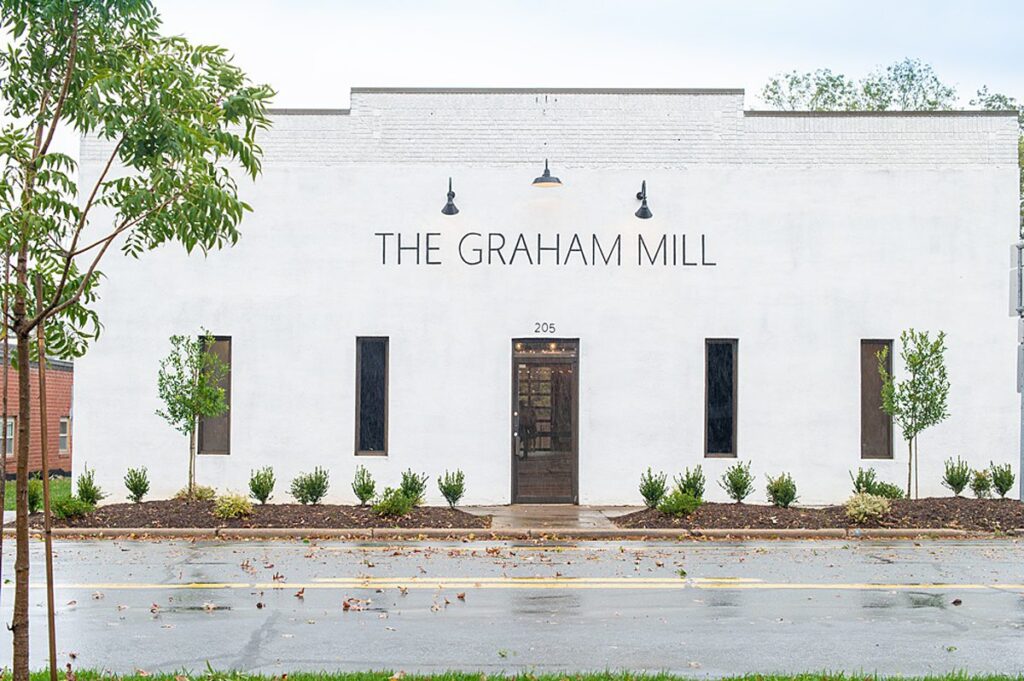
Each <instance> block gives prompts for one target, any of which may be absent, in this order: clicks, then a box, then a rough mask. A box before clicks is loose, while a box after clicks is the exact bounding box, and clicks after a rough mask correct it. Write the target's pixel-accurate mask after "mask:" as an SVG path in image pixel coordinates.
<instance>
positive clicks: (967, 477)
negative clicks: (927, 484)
mask: <svg viewBox="0 0 1024 681" xmlns="http://www.w3.org/2000/svg"><path fill="white" fill-rule="evenodd" d="M970 481H971V468H970V466H968V465H967V462H966V461H964V460H963V459H961V458H960V457H959V456H958V457H956V461H953V459H946V471H945V473H943V474H942V486H943V487H948V488H949V489H951V490H953V494H954V495H956V496H960V493H961V492H963V491H964V488H965V487H967V485H968V483H970Z"/></svg>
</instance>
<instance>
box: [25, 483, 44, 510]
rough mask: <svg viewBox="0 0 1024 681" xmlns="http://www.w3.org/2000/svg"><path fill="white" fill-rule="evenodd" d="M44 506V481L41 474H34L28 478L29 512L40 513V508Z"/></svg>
mask: <svg viewBox="0 0 1024 681" xmlns="http://www.w3.org/2000/svg"><path fill="white" fill-rule="evenodd" d="M42 507H43V481H42V480H40V479H39V476H38V475H37V476H34V477H31V478H29V480H28V512H29V513H39V510H40V509H41V508H42Z"/></svg>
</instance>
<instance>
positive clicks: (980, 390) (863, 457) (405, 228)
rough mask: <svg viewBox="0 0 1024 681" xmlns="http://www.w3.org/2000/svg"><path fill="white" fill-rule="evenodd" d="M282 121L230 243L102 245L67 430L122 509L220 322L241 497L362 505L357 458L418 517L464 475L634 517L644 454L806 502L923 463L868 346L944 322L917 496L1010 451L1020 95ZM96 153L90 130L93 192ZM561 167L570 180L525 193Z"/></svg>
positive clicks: (691, 97)
mask: <svg viewBox="0 0 1024 681" xmlns="http://www.w3.org/2000/svg"><path fill="white" fill-rule="evenodd" d="M273 119H274V127H273V129H272V130H270V131H269V132H268V133H266V134H265V135H264V137H263V139H262V146H263V148H264V150H265V152H266V157H265V163H264V173H263V176H262V177H260V178H259V180H258V181H257V182H256V183H255V184H254V185H252V186H248V187H246V188H245V189H244V194H245V198H246V200H247V201H248V202H250V203H251V204H252V206H253V208H254V212H253V213H252V214H251V215H249V216H248V217H246V219H245V220H244V222H243V224H242V232H243V236H242V239H241V240H240V242H239V243H238V245H237V246H235V247H234V248H230V249H227V250H224V251H221V252H216V253H213V254H212V255H210V256H209V257H207V258H203V257H201V256H192V257H188V256H186V255H185V253H184V252H183V250H182V249H180V248H177V247H173V248H172V247H168V248H162V249H160V250H159V251H158V252H155V253H149V254H146V255H145V256H144V257H143V258H142V259H140V260H137V261H136V260H133V259H130V258H123V257H112V258H109V259H108V260H106V261H105V267H104V270H105V272H106V273H107V274H108V275H109V281H107V283H105V284H104V285H103V287H102V296H103V299H102V301H101V304H100V305H99V312H100V317H101V319H102V320H103V322H104V324H105V332H104V334H103V336H102V337H101V339H100V340H99V341H98V342H97V343H96V344H95V345H94V347H93V348H92V349H91V350H90V352H89V353H88V355H87V356H86V357H85V358H84V359H82V360H81V361H80V362H78V363H77V366H76V374H77V375H76V381H75V391H76V393H77V394H76V397H75V404H76V412H77V413H76V421H75V424H74V428H75V433H74V436H75V438H76V445H75V446H76V450H77V451H76V457H75V466H76V468H79V469H80V467H81V466H82V465H89V466H90V467H95V469H96V471H97V477H98V481H99V482H100V484H102V485H103V486H104V487H105V488H106V489H107V490H108V491H112V492H113V494H112V497H111V499H110V501H116V500H120V499H121V494H122V493H123V491H124V490H123V485H122V482H121V480H122V477H123V475H124V472H125V469H126V468H127V467H128V466H132V465H146V466H147V467H148V468H149V471H150V475H151V478H152V480H153V495H154V496H156V497H160V496H168V495H170V494H173V493H174V492H175V491H176V490H177V489H179V488H181V487H182V486H183V484H184V482H185V477H186V470H187V458H186V449H187V444H186V442H185V441H184V438H183V437H182V436H180V435H179V434H177V433H176V432H175V431H173V430H172V429H171V428H170V427H168V426H167V425H166V424H165V423H164V422H163V421H162V420H161V419H160V418H159V417H157V416H156V415H155V411H156V410H157V409H158V408H159V406H160V405H159V402H158V398H157V391H156V374H157V369H158V363H159V360H160V358H161V357H163V356H165V355H166V354H167V352H168V350H169V344H168V337H169V336H171V335H172V334H179V333H197V332H198V329H199V328H200V327H201V326H202V327H206V328H208V329H209V330H210V331H211V332H212V333H213V334H215V335H216V336H220V337H225V338H229V339H230V342H229V343H227V342H225V343H221V344H219V345H218V347H219V348H220V349H221V350H223V351H225V352H226V353H229V355H230V363H231V367H232V370H231V376H230V404H231V409H230V414H229V417H228V418H229V423H228V422H220V423H211V424H208V425H207V426H206V430H205V435H204V445H203V447H204V449H205V450H206V452H207V453H205V454H201V455H200V457H199V464H198V466H199V469H198V471H199V480H200V482H202V483H205V484H210V485H213V486H215V487H217V488H219V489H233V490H239V491H243V490H245V489H246V487H247V480H248V476H249V473H250V470H252V469H255V468H257V467H260V466H264V465H272V466H273V467H274V469H275V472H276V473H277V478H278V480H279V483H278V491H277V494H276V499H277V500H279V501H286V500H288V496H287V492H286V490H287V485H288V481H289V480H290V479H291V478H292V477H293V476H294V475H295V474H297V473H299V472H300V471H308V470H311V469H312V468H313V467H314V466H317V465H319V466H323V467H326V468H328V469H330V472H331V480H332V486H331V494H330V497H331V499H332V500H335V501H351V500H353V499H354V497H353V495H352V493H351V490H350V489H349V482H350V481H351V479H352V474H353V471H354V469H355V468H356V467H357V466H358V465H364V466H366V467H368V468H369V469H370V471H371V472H372V473H373V474H374V476H375V477H376V478H377V480H378V486H379V487H382V486H383V485H385V484H387V485H395V484H396V483H397V482H398V479H399V476H400V472H401V471H402V470H405V469H406V468H412V469H414V470H416V471H418V472H419V471H423V472H426V473H428V474H430V475H431V478H432V479H431V482H430V493H429V494H428V500H429V501H430V502H440V501H441V498H440V495H439V493H438V492H437V489H436V487H435V484H434V479H436V476H437V475H438V474H440V473H442V472H443V471H444V470H445V469H448V470H453V469H455V468H461V469H462V470H464V471H465V474H466V479H467V494H466V498H465V502H466V503H508V502H510V501H537V500H541V499H547V500H552V501H565V502H573V501H578V503H583V504H591V503H638V502H639V495H638V493H637V482H638V478H639V476H640V473H641V471H643V470H645V469H646V468H647V467H648V466H650V467H652V468H654V469H655V470H659V469H660V470H665V471H667V472H669V473H670V474H672V473H677V472H679V471H681V470H682V469H683V468H684V467H688V466H689V467H693V466H695V465H697V464H700V465H702V466H703V467H704V470H705V473H706V474H707V476H708V479H709V481H713V480H715V479H717V477H718V476H719V475H720V474H721V473H722V471H723V470H724V469H725V468H726V467H727V466H729V465H730V464H732V463H733V461H734V460H735V459H736V458H738V459H739V460H740V461H749V462H751V464H752V470H753V472H754V473H755V474H757V476H758V483H757V493H756V494H755V495H754V499H755V500H763V499H764V491H763V490H764V475H765V474H777V473H780V472H783V471H787V472H790V473H791V474H792V475H793V476H794V478H795V479H796V481H797V484H798V486H799V493H800V500H801V501H802V502H804V503H822V502H835V501H839V500H841V499H843V498H845V497H846V496H847V495H848V493H849V489H850V480H849V477H848V471H850V470H856V469H857V468H858V467H860V466H874V467H875V468H876V470H878V472H879V476H880V477H881V478H884V479H888V480H891V481H894V482H901V481H903V480H905V475H906V448H905V445H904V443H903V440H902V438H901V437H900V434H899V433H898V432H893V431H892V429H891V426H890V424H889V422H888V420H887V419H886V418H885V417H884V416H883V415H882V414H881V412H880V411H879V410H878V396H877V369H876V365H875V359H874V352H875V350H876V349H877V348H878V347H880V343H885V342H889V341H891V340H893V339H898V337H899V333H900V331H901V330H902V329H905V328H908V327H914V328H917V329H928V330H932V331H938V330H940V329H941V330H944V331H946V332H947V334H948V346H949V351H948V367H949V375H950V380H951V382H952V391H951V396H950V412H951V416H950V417H949V419H948V420H947V421H946V422H945V423H943V424H942V425H940V426H938V427H936V428H934V429H931V430H929V431H927V432H926V433H925V434H924V435H923V436H922V439H921V444H920V447H921V471H920V475H921V492H922V495H924V494H938V493H941V492H943V490H941V489H940V487H939V478H940V474H941V467H942V466H941V464H942V461H943V460H944V459H946V458H948V457H951V456H956V455H960V456H963V457H964V458H965V459H967V460H968V461H969V462H971V463H972V465H976V466H979V467H980V466H982V465H986V464H987V463H988V462H989V461H990V460H993V461H995V462H997V463H999V462H1012V463H1013V464H1014V468H1015V470H1016V468H1017V466H1016V462H1017V437H1018V435H1017V434H1018V430H1017V429H1018V420H1019V419H1018V412H1017V409H1018V407H1017V404H1018V402H1017V398H1018V396H1017V394H1016V392H1015V378H1014V377H1015V352H1016V347H1015V341H1016V339H1015V328H1014V321H1013V319H1011V318H1010V317H1009V316H1008V315H1007V291H1006V289H1007V259H1008V258H1007V253H1008V246H1009V244H1010V243H1012V242H1014V241H1015V240H1016V238H1017V223H1018V217H1017V215H1018V174H1017V172H1018V171H1017V121H1016V118H1015V115H1014V114H1012V113H988V112H939V113H852V114H851V113H780V112H759V111H744V109H743V92H742V91H740V90H450V89H444V90H441V89H377V88H360V89H356V90H353V92H352V104H351V109H350V110H343V111H340V110H339V111H323V110H287V111H278V112H276V113H275V115H274V116H273ZM104 149H105V144H104V143H101V142H98V141H95V140H85V141H84V142H83V144H82V175H83V179H85V180H88V179H89V178H90V177H95V176H96V173H97V172H98V170H99V163H100V160H101V159H103V158H105V156H104V153H103V152H104ZM546 158H547V159H550V170H551V174H552V175H554V176H557V177H558V178H560V180H561V185H560V186H557V187H554V188H550V187H549V188H542V187H537V186H534V178H535V177H537V176H539V175H541V171H542V170H543V167H544V160H545V159H546ZM449 177H450V178H452V183H453V189H454V192H455V194H456V195H455V198H454V204H455V205H456V206H457V207H458V210H459V212H458V214H456V215H446V214H442V211H441V209H442V207H444V206H445V205H446V200H447V197H446V192H447V191H448V180H449ZM644 182H646V190H647V196H648V206H649V209H650V211H651V212H652V214H653V217H652V218H650V219H638V218H637V217H636V215H635V213H636V211H637V210H638V208H639V207H640V201H639V200H638V199H637V193H638V191H640V190H641V186H642V183H644ZM898 350H899V348H898V344H897V347H896V354H897V355H898ZM895 369H896V371H897V373H899V372H900V371H901V367H900V365H899V361H898V360H897V361H896V367H895ZM708 496H709V497H710V498H711V499H724V498H725V496H724V493H723V492H722V491H721V490H720V489H719V488H718V486H717V485H715V484H714V482H709V486H708Z"/></svg>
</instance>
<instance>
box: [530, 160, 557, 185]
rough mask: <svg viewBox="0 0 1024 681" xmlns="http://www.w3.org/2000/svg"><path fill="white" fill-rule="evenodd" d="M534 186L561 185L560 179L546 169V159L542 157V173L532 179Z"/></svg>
mask: <svg viewBox="0 0 1024 681" xmlns="http://www.w3.org/2000/svg"><path fill="white" fill-rule="evenodd" d="M533 186H534V187H561V186H562V181H561V180H559V179H558V178H557V177H555V176H554V175H552V174H551V171H550V170H549V169H548V160H547V159H544V173H543V174H542V175H541V176H540V177H538V178H536V179H535V180H534V181H533Z"/></svg>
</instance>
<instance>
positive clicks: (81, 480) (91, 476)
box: [75, 466, 107, 506]
mask: <svg viewBox="0 0 1024 681" xmlns="http://www.w3.org/2000/svg"><path fill="white" fill-rule="evenodd" d="M75 487H76V488H77V490H78V491H77V493H76V494H75V496H77V497H78V498H79V499H81V500H82V501H84V502H85V503H87V504H92V505H93V506H95V505H96V504H98V503H100V500H101V499H103V498H105V497H106V496H107V495H106V494H104V493H103V490H101V489H100V486H99V485H97V484H96V470H95V469H93V468H89V467H88V466H86V467H85V468H84V469H83V470H82V474H81V475H79V476H78V482H77V484H76V485H75Z"/></svg>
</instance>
